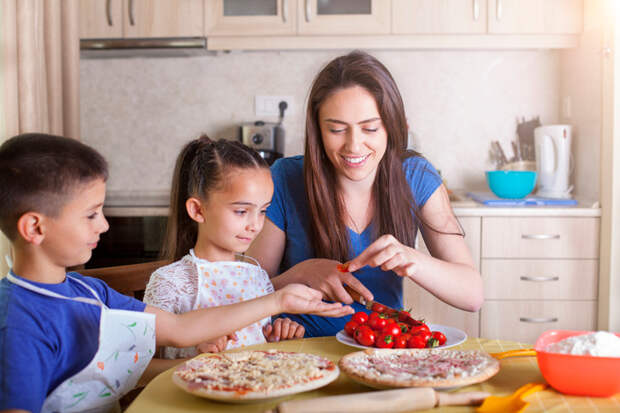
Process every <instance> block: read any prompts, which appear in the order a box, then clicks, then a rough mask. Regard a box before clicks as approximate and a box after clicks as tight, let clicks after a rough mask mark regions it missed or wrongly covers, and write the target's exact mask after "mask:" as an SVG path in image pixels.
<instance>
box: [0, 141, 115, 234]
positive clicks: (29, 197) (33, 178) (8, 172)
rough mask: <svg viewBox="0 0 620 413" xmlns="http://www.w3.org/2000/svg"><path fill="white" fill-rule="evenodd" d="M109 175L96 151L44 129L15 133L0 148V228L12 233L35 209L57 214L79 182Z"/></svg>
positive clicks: (15, 232)
mask: <svg viewBox="0 0 620 413" xmlns="http://www.w3.org/2000/svg"><path fill="white" fill-rule="evenodd" d="M98 178H100V179H103V180H104V181H106V180H107V179H108V164H107V162H106V160H105V159H104V158H103V156H102V155H101V154H99V152H97V151H96V150H95V149H93V148H91V147H89V146H87V145H85V144H83V143H81V142H79V141H77V140H75V139H70V138H63V137H61V136H54V135H48V134H44V133H25V134H22V135H17V136H14V137H12V138H10V139H9V140H7V141H6V142H4V143H3V144H2V145H1V146H0V230H1V231H2V232H3V233H4V234H5V235H6V236H7V238H9V240H15V238H16V237H17V225H16V224H17V221H18V220H19V218H20V217H21V216H22V215H23V214H24V213H26V212H29V211H35V212H40V213H42V214H45V215H47V216H50V217H56V216H58V214H59V213H60V211H61V210H62V207H63V206H64V205H65V204H66V203H67V202H68V201H69V200H70V199H71V196H72V195H73V193H74V191H75V190H76V189H79V188H78V187H79V186H80V185H83V184H86V183H88V182H90V181H93V180H95V179H98Z"/></svg>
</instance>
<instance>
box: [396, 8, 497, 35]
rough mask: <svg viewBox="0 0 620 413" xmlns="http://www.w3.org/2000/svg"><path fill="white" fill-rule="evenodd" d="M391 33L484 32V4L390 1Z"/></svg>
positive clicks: (485, 14)
mask: <svg viewBox="0 0 620 413" xmlns="http://www.w3.org/2000/svg"><path fill="white" fill-rule="evenodd" d="M392 4H393V7H392V33H395V34H446V33H453V34H457V33H470V34H471V33H478V34H483V33H486V31H487V1H486V0H392Z"/></svg>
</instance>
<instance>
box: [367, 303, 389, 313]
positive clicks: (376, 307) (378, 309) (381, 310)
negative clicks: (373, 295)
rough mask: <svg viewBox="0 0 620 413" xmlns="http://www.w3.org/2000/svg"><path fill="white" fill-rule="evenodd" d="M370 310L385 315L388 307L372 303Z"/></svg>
mask: <svg viewBox="0 0 620 413" xmlns="http://www.w3.org/2000/svg"><path fill="white" fill-rule="evenodd" d="M370 309H371V310H372V311H375V312H377V313H385V310H386V307H385V306H384V305H383V304H379V303H372V307H370Z"/></svg>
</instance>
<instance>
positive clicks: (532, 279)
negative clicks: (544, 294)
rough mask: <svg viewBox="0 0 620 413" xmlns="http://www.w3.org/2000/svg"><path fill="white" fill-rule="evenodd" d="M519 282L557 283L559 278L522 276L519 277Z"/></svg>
mask: <svg viewBox="0 0 620 413" xmlns="http://www.w3.org/2000/svg"><path fill="white" fill-rule="evenodd" d="M520 278H521V281H535V282H545V281H559V280H560V277H558V276H557V275H556V276H553V275H551V276H540V277H529V276H526V275H523V276H521V277H520Z"/></svg>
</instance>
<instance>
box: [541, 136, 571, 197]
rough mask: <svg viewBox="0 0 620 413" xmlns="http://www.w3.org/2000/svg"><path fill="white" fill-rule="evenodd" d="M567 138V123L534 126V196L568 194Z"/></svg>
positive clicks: (569, 152)
mask: <svg viewBox="0 0 620 413" xmlns="http://www.w3.org/2000/svg"><path fill="white" fill-rule="evenodd" d="M571 138H572V126H571V125H545V126H540V127H538V128H536V129H534V150H535V152H536V171H537V172H538V191H537V192H536V194H537V195H538V196H541V197H545V198H571V191H572V190H573V186H572V185H570V174H571V168H572V165H571V161H572V160H571Z"/></svg>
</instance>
